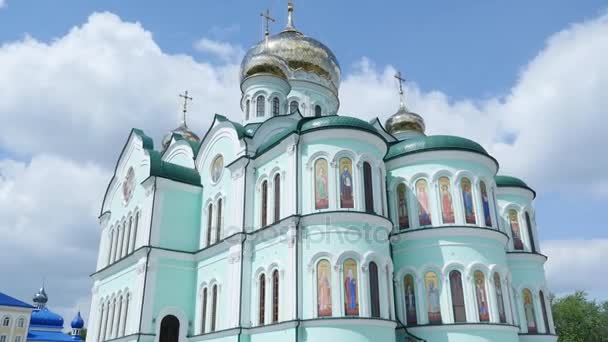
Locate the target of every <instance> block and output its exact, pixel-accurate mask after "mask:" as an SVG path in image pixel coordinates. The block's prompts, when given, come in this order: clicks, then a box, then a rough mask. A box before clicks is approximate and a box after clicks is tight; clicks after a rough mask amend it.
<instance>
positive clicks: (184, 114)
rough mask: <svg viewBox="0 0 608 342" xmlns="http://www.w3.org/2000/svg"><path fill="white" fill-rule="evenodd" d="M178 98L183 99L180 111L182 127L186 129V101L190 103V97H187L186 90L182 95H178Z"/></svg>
mask: <svg viewBox="0 0 608 342" xmlns="http://www.w3.org/2000/svg"><path fill="white" fill-rule="evenodd" d="M179 97H182V98H183V99H184V109H183V110H182V112H183V116H182V125H183V126H184V127H187V125H186V112H188V100H190V101H192V97H190V96H188V91H187V90H186V91H185V92H184V93H183V94H179Z"/></svg>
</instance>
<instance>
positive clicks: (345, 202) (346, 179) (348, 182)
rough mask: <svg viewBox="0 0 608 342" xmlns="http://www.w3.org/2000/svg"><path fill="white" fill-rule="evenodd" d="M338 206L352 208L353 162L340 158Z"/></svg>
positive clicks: (353, 205) (353, 203) (353, 204)
mask: <svg viewBox="0 0 608 342" xmlns="http://www.w3.org/2000/svg"><path fill="white" fill-rule="evenodd" d="M339 167H340V169H339V170H340V208H354V207H355V202H354V201H353V162H352V161H351V160H350V159H349V158H340V162H339Z"/></svg>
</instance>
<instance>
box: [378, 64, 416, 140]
mask: <svg viewBox="0 0 608 342" xmlns="http://www.w3.org/2000/svg"><path fill="white" fill-rule="evenodd" d="M394 77H395V79H396V80H397V84H398V89H399V109H398V110H397V113H395V114H393V115H391V116H390V117H389V118H388V119H387V120H386V123H385V124H384V127H385V129H386V131H387V132H389V133H390V134H392V135H393V136H394V137H396V138H397V139H399V140H404V139H409V138H411V137H415V136H419V135H424V130H425V128H426V126H425V123H424V119H423V118H422V116H420V115H418V114H416V113H414V112H411V111H410V110H409V109H407V107H406V106H405V94H404V91H403V82H405V78H404V77H403V75H402V74H401V72H400V71H398V72H397V73H396V74H395V76H394Z"/></svg>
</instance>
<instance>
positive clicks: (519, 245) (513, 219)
mask: <svg viewBox="0 0 608 342" xmlns="http://www.w3.org/2000/svg"><path fill="white" fill-rule="evenodd" d="M509 224H510V225H511V237H512V238H513V248H515V249H516V250H519V251H523V250H524V243H523V242H522V241H521V229H520V228H519V218H518V215H517V211H515V210H513V209H511V210H509Z"/></svg>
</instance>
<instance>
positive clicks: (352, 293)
mask: <svg viewBox="0 0 608 342" xmlns="http://www.w3.org/2000/svg"><path fill="white" fill-rule="evenodd" d="M342 270H343V272H344V279H343V283H344V313H345V314H346V316H358V315H359V291H358V288H359V276H358V272H357V262H356V261H355V260H353V259H347V260H345V261H344V265H343V267H342Z"/></svg>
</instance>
